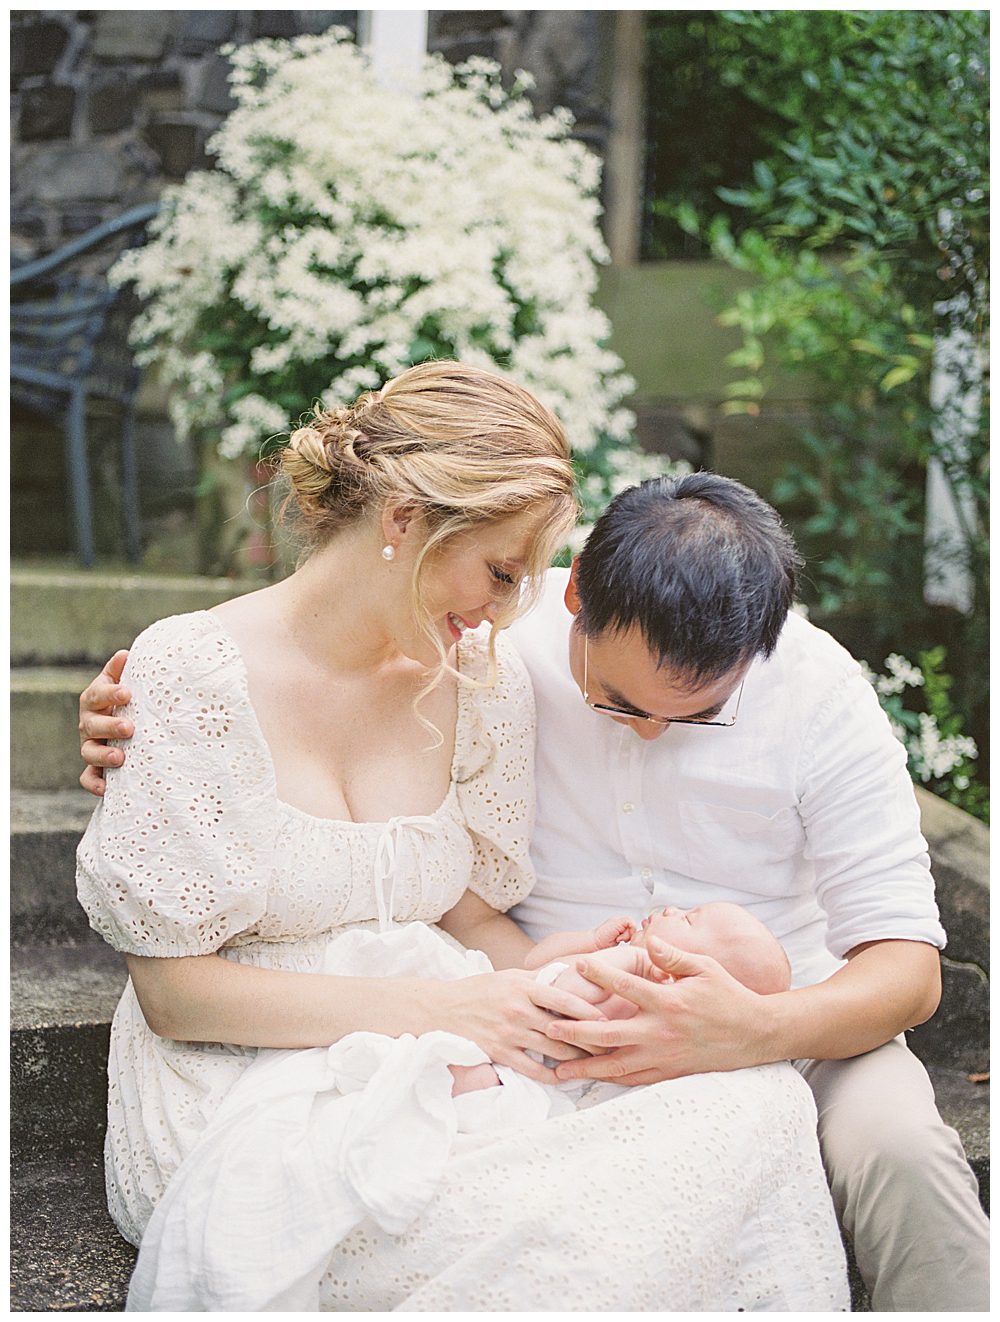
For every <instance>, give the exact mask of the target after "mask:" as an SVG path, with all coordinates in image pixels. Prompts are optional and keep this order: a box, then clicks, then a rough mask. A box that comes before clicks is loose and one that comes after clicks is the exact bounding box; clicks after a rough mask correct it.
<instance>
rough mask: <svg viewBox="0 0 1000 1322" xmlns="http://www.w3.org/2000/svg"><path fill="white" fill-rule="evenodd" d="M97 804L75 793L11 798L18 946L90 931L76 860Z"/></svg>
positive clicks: (38, 792) (13, 914)
mask: <svg viewBox="0 0 1000 1322" xmlns="http://www.w3.org/2000/svg"><path fill="white" fill-rule="evenodd" d="M97 802H98V801H97V800H96V799H94V798H93V797H92V796H91V795H89V794H85V793H84V791H83V790H82V789H80V788H79V787H77V788H76V789H75V790H35V791H30V790H14V791H13V792H12V793H11V796H10V828H11V830H10V918H11V935H12V937H13V939H14V940H15V941H20V942H30V941H34V940H38V941H48V942H51V941H53V940H59V941H62V940H67V939H70V938H74V937H80V936H81V935H83V934H84V933H85V932H86V930H87V926H88V925H87V918H86V915H85V914H84V912H83V910H82V909H81V908H80V906H79V904H77V902H76V887H75V885H74V872H75V866H76V861H75V855H76V847H77V844H78V843H79V840H80V836H81V835H82V834H83V832H84V830H85V828H86V825H87V823H88V821H89V820H90V816H91V813H92V812H93V810H94V805H95V804H96V803H97Z"/></svg>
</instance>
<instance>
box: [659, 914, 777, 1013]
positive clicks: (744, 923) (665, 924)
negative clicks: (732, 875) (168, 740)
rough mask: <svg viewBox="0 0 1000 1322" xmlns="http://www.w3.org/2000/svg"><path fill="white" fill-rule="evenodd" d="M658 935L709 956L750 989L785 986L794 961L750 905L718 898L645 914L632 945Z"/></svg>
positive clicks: (762, 991) (772, 989) (680, 947)
mask: <svg viewBox="0 0 1000 1322" xmlns="http://www.w3.org/2000/svg"><path fill="white" fill-rule="evenodd" d="M650 936H655V937H657V938H659V940H661V941H664V942H666V944H667V945H668V946H675V947H676V948H677V949H678V950H686V951H688V953H689V954H692V955H710V956H711V957H712V959H714V960H717V961H718V962H719V963H720V964H721V965H722V967H723V968H724V969H725V970H726V971H727V972H728V973H729V974H731V975H732V977H734V978H735V979H736V981H737V982H742V983H743V985H744V986H745V987H749V988H750V990H751V991H755V992H759V993H760V994H761V995H765V996H766V995H769V994H770V993H771V992H780V991H787V990H788V988H789V987H790V986H791V981H792V974H791V966H790V965H789V963H788V956H787V955H786V954H785V952H784V950H783V949H782V948H781V943H780V942H779V941H778V939H777V938H776V937H775V936H774V935H773V934H772V933H771V932H770V931H769V930H768V928H766V927H765V926H764V924H763V923H762V922H761V921H760V919H759V918H755V917H754V916H753V914H752V913H750V912H749V911H748V910H747V909H744V908H742V907H741V906H740V905H738V904H729V903H727V902H724V901H717V902H715V903H712V904H701V905H699V906H698V907H697V908H696V909H674V908H670V907H669V906H668V907H667V908H666V909H660V910H657V911H656V912H655V913H651V914H650V915H649V917H648V918H644V919H643V922H642V927H641V928H640V930H639V931H638V932H637V933H636V936H635V938H634V944H636V945H645V944H646V938H647V937H650Z"/></svg>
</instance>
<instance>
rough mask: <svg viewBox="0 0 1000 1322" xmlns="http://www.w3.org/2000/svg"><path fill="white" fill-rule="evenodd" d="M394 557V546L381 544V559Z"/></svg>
mask: <svg viewBox="0 0 1000 1322" xmlns="http://www.w3.org/2000/svg"><path fill="white" fill-rule="evenodd" d="M395 558H396V548H395V547H394V546H383V547H382V559H383V560H395Z"/></svg>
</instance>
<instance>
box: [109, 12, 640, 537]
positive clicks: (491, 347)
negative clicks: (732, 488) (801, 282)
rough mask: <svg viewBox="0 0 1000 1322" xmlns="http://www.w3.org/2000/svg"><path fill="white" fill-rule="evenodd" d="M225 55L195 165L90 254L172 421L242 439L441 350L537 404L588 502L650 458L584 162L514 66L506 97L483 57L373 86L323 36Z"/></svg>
mask: <svg viewBox="0 0 1000 1322" xmlns="http://www.w3.org/2000/svg"><path fill="white" fill-rule="evenodd" d="M227 53H228V54H229V55H230V56H231V60H232V65H233V70H232V75H231V83H232V89H233V95H234V97H235V100H236V108H235V109H234V110H233V111H232V113H231V114H230V115H229V117H228V118H227V120H226V121H225V123H224V124H223V125H222V127H221V128H220V129H219V131H218V132H217V133H216V135H215V136H214V137H213V139H212V140H211V142H210V143H209V148H210V150H211V151H212V152H213V153H214V155H215V157H216V161H217V165H216V168H215V169H213V170H211V171H202V172H197V173H193V174H191V175H189V176H188V178H187V179H186V180H185V181H184V182H183V183H182V184H180V185H179V186H176V187H174V188H171V189H169V190H167V191H166V192H165V194H164V197H163V207H162V211H161V213H160V215H159V216H158V218H157V219H156V220H155V222H154V223H153V224H152V226H151V227H150V228H151V235H152V237H151V241H150V242H149V243H148V244H147V245H146V246H145V247H143V248H140V249H135V250H132V251H130V252H128V253H126V254H125V255H124V256H123V257H122V258H121V260H120V261H119V262H118V264H117V266H116V267H115V269H114V271H113V279H114V280H115V281H116V282H118V283H123V282H127V281H130V282H132V283H134V285H135V288H136V290H137V292H138V293H139V294H140V295H141V296H142V297H144V298H145V299H146V300H148V301H147V303H146V306H145V308H144V310H143V312H142V313H141V314H140V316H139V317H138V319H137V321H136V323H135V325H134V327H133V343H134V345H135V346H136V348H137V350H138V353H137V357H138V360H139V362H140V363H142V364H146V365H148V364H157V365H158V367H159V369H160V371H161V374H162V375H163V376H164V377H165V379H166V381H167V383H168V385H169V386H170V388H171V389H170V395H171V409H172V415H173V421H174V423H175V426H176V428H177V430H178V432H179V433H180V435H181V436H184V435H187V434H189V433H191V432H192V430H194V431H197V432H198V433H199V434H201V435H210V436H214V437H215V438H216V441H217V445H218V449H219V452H220V453H221V454H222V455H223V456H225V457H229V458H237V457H239V456H256V455H258V454H259V453H260V451H261V447H262V443H264V444H265V445H266V443H267V442H268V441H269V438H270V442H271V443H272V444H274V443H276V441H277V440H278V439H280V436H281V434H282V433H287V431H288V430H289V428H290V426H291V425H293V424H294V423H296V422H297V421H298V418H299V416H300V415H301V414H303V413H304V412H306V411H307V410H308V409H309V408H310V407H311V406H312V404H313V403H314V402H316V401H319V402H321V403H323V404H324V405H327V406H336V405H341V404H345V403H350V402H351V401H352V400H353V399H354V398H355V397H356V396H357V395H358V394H359V393H360V392H362V391H364V390H367V389H370V388H372V387H376V386H378V385H379V384H381V382H382V381H384V380H386V379H387V378H389V377H391V376H393V375H395V374H396V373H398V372H399V371H401V370H402V369H403V368H405V367H407V366H409V365H411V364H412V363H415V362H420V361H423V360H426V359H429V358H443V357H449V358H451V357H454V358H459V359H461V360H463V361H465V362H468V363H473V364H478V365H481V366H486V367H492V368H495V369H499V370H501V371H503V372H505V373H507V374H509V375H510V376H511V377H512V378H514V379H515V380H517V381H518V382H519V383H521V384H522V385H524V386H526V387H527V388H528V389H530V390H532V391H533V392H534V393H535V394H536V395H537V396H538V397H539V399H541V400H542V401H543V402H544V403H546V404H547V405H548V406H549V407H550V408H552V409H553V411H554V412H555V413H556V414H557V415H558V416H559V417H560V419H561V420H562V422H563V424H564V425H565V427H566V428H567V432H568V434H569V436H570V439H571V443H572V445H573V447H574V451H575V453H576V455H577V456H578V459H579V463H580V468H581V476H582V479H583V481H582V486H583V491H584V500H585V505H586V510H587V513H588V514H589V515H590V516H591V517H592V516H593V514H594V513H595V512H596V510H597V509H599V508H600V507H601V506H602V505H603V504H604V503H605V501H606V500H607V498H608V497H609V496H610V495H611V494H613V492H614V491H615V490H616V489H618V488H620V487H621V486H624V485H628V484H629V483H631V482H633V481H637V480H641V478H643V477H646V476H649V475H650V474H651V473H653V472H658V471H663V469H664V467H665V466H666V465H665V464H664V462H663V461H662V460H656V459H649V458H647V457H646V456H643V455H640V454H638V453H637V452H636V451H635V450H634V449H633V448H632V446H631V443H630V438H631V431H632V427H633V424H634V419H633V417H632V415H631V414H630V413H629V412H628V410H627V409H626V408H624V407H623V404H622V401H623V400H624V399H625V397H626V396H627V395H628V394H630V393H631V391H632V390H633V388H634V383H633V382H632V381H631V379H630V378H629V377H628V376H627V375H626V374H625V372H624V371H623V367H622V363H621V361H620V360H619V358H618V357H617V356H616V355H615V354H614V353H612V352H611V351H610V350H609V349H608V348H607V347H606V340H607V337H608V334H609V330H610V327H609V324H608V321H607V319H606V317H605V316H604V314H603V313H602V312H601V311H600V310H599V309H597V308H596V307H595V306H594V305H593V301H592V300H593V295H594V290H595V287H596V278H597V275H596V264H597V263H600V262H603V261H606V260H607V252H606V250H605V245H604V243H603V240H602V238H601V235H600V231H599V228H598V216H599V210H600V208H599V203H598V200H597V191H598V184H599V171H600V167H599V163H598V161H597V160H596V158H595V157H594V155H593V154H592V153H591V152H589V151H588V150H587V149H586V148H585V147H584V146H583V145H582V144H581V143H578V142H575V141H573V140H572V139H571V138H570V136H569V132H570V128H571V124H572V118H571V116H570V115H569V113H568V112H567V111H563V110H556V111H555V112H553V113H552V114H550V115H547V116H544V117H541V118H539V117H536V116H535V115H534V114H533V112H532V110H531V106H530V103H529V101H528V99H527V98H526V96H525V95H524V90H525V88H526V86H527V85H528V82H527V78H526V76H524V75H521V76H520V77H519V82H518V84H517V85H516V86H515V88H514V89H513V90H512V91H511V92H507V91H505V90H504V89H503V88H502V87H501V84H500V79H499V69H498V66H496V65H495V64H493V63H492V62H490V61H487V60H483V59H475V60H471V61H469V62H467V63H466V64H464V65H462V66H459V67H458V68H457V69H456V68H453V67H451V66H450V65H448V64H447V63H446V62H445V61H444V60H442V59H441V58H440V57H428V59H427V60H426V61H425V63H424V65H423V68H422V71H421V73H420V75H419V77H418V78H417V79H416V81H415V83H414V84H413V86H411V87H408V88H406V89H403V88H398V87H396V88H386V87H384V86H381V85H380V84H379V83H378V82H377V81H376V78H375V76H374V73H373V71H372V68H371V66H370V63H369V61H368V57H367V56H366V54H365V53H364V52H363V51H362V50H360V49H359V48H358V47H357V46H355V45H354V44H353V42H352V40H351V37H350V34H349V33H348V32H347V31H346V30H343V29H333V30H332V31H330V32H328V33H325V34H324V35H322V36H303V37H297V38H295V39H294V40H291V41H259V42H256V43H253V44H251V45H248V46H244V47H241V48H238V49H233V48H230V49H229V51H228V52H227Z"/></svg>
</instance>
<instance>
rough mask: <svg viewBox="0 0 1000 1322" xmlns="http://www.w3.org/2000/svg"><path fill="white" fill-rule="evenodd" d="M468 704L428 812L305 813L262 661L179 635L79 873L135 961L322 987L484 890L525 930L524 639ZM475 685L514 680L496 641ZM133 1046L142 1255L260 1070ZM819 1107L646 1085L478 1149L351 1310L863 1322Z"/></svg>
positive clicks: (202, 1049) (158, 667)
mask: <svg viewBox="0 0 1000 1322" xmlns="http://www.w3.org/2000/svg"><path fill="white" fill-rule="evenodd" d="M497 657H498V675H497V679H496V682H495V684H494V685H493V686H492V687H489V688H479V687H476V686H473V685H469V684H462V685H460V686H459V697H458V701H459V708H458V721H457V727H456V740H455V754H454V761H453V766H452V783H451V787H450V789H449V791H448V794H447V796H446V798H445V800H444V802H443V803H442V804H441V805H440V806H439V807H438V809H437V810H436V811H435V812H434V813H432V814H428V815H427V816H424V817H419V818H415V817H414V818H408V817H400V818H396V819H393V820H392V821H390V822H357V823H356V822H344V821H333V820H326V819H322V818H317V817H313V816H311V815H310V814H307V813H304V812H302V811H300V810H298V809H296V808H294V807H291V806H290V805H287V804H284V803H282V802H281V801H280V800H279V799H278V798H277V794H276V790H275V779H274V771H273V765H272V762H271V758H270V753H269V750H268V748H267V745H266V742H265V741H264V739H263V736H262V733H261V731H260V727H259V725H258V723H257V720H256V717H255V715H254V712H253V708H252V706H251V704H250V699H249V693H248V686H247V677H246V671H245V669H244V666H243V663H242V659H241V657H240V654H239V651H238V649H237V647H236V645H235V643H234V642H233V641H232V639H231V638H230V637H229V636H228V634H227V633H226V632H225V630H224V629H223V628H222V626H221V625H220V623H219V621H217V620H216V619H215V617H214V616H212V615H211V614H210V613H208V612H197V613H195V614H192V615H184V616H176V617H172V618H171V619H168V620H163V621H160V622H159V623H158V624H156V625H154V626H152V628H150V629H149V630H147V631H146V632H145V633H144V634H143V635H141V636H140V638H139V639H137V640H136V643H135V645H134V646H133V649H132V651H131V654H130V659H129V665H128V669H127V672H126V674H125V676H124V679H123V682H124V683H126V684H127V686H128V687H129V688H130V689H131V690H132V693H133V702H132V704H131V705H130V707H129V708H128V709H127V711H126V715H128V716H129V718H130V719H132V720H133V721H134V723H135V730H136V732H135V736H134V738H133V739H132V740H131V741H130V743H129V745H128V750H127V757H126V761H125V765H124V766H123V767H122V768H120V769H118V770H116V771H113V772H110V773H109V775H108V784H107V791H106V794H105V797H104V799H103V800H102V801H101V803H100V804H99V805H98V807H97V809H96V810H95V813H94V816H93V818H92V820H91V823H90V826H89V827H88V829H87V832H86V834H85V836H84V838H83V841H82V842H81V845H80V849H79V851H78V859H77V888H78V894H79V897H80V901H81V903H82V904H83V906H84V908H85V909H86V911H87V913H88V915H89V918H90V921H91V925H92V926H93V927H94V928H95V929H96V930H97V931H98V932H99V933H100V934H101V935H102V936H103V937H104V938H105V939H106V940H107V941H109V942H110V943H111V944H112V945H113V946H115V947H116V948H117V949H119V950H122V951H124V952H127V953H131V954H135V955H151V956H158V957H179V956H187V955H197V954H207V953H210V952H216V951H217V952H218V953H220V954H221V955H222V956H223V957H225V958H228V959H233V960H236V961H238V962H241V963H247V964H253V965H257V966H260V967H267V968H281V969H291V970H296V971H301V972H314V971H316V970H317V969H318V967H319V966H320V964H321V962H322V959H323V955H324V952H325V951H326V950H327V949H328V947H329V945H330V942H331V941H334V940H335V939H336V938H337V937H338V936H339V935H340V934H342V933H343V932H345V931H347V930H349V929H351V928H366V927H367V928H376V927H384V926H385V925H386V923H387V922H388V921H389V920H392V921H395V922H397V923H405V922H411V921H420V922H424V923H428V924H434V923H435V922H436V921H437V920H438V919H439V918H440V917H441V915H442V914H443V913H445V912H446V911H447V910H448V909H449V908H451V907H452V906H453V905H454V904H455V903H456V902H457V901H458V899H459V898H460V897H461V895H462V893H463V892H464V890H465V889H466V888H467V887H471V889H473V890H474V891H475V892H476V893H477V894H479V895H481V896H482V897H483V898H484V899H485V900H486V901H487V902H488V903H490V904H492V905H494V906H495V907H496V908H498V909H501V910H506V909H508V908H510V907H511V906H512V905H513V904H515V903H516V902H517V901H518V900H519V899H520V898H522V897H523V896H524V895H525V894H526V893H527V891H528V890H529V889H530V886H531V884H532V880H533V877H532V873H531V868H530V863H529V860H528V842H529V840H530V836H531V828H532V814H533V809H534V787H533V780H532V760H533V738H534V708H533V699H532V694H531V689H530V684H529V682H528V680H527V676H526V674H525V672H524V670H523V667H522V666H521V663H520V661H519V660H518V658H517V657H516V654H515V653H514V652H513V650H512V649H511V648H510V647H509V646H508V645H506V644H505V643H504V641H503V640H501V642H500V646H499V647H498V651H497ZM459 668H460V670H461V672H462V673H463V675H465V676H467V677H468V678H470V679H472V680H480V681H485V680H486V679H487V677H488V671H489V667H488V657H487V653H486V645H485V642H484V640H483V639H482V638H480V637H477V636H475V635H468V636H466V638H465V639H463V642H462V644H461V645H460V654H459ZM255 1056H256V1052H255V1050H253V1049H249V1048H242V1047H236V1046H229V1045H225V1044H214V1043H187V1042H175V1041H171V1040H168V1039H165V1038H160V1037H157V1036H155V1035H154V1034H153V1033H152V1032H151V1031H150V1030H149V1028H148V1026H147V1025H146V1022H145V1020H144V1018H143V1016H142V1012H141V1010H140V1009H139V1005H138V1002H137V1001H136V998H135V995H134V992H133V990H132V987H131V983H129V984H128V985H127V986H126V989H125V991H124V993H123V995H122V998H121V1001H120V1003H119V1006H118V1009H117V1012H116V1014H115V1018H114V1022H113V1025H112V1035H111V1049H110V1056H109V1064H108V1076H109V1106H108V1134H107V1141H106V1147H105V1168H106V1176H107V1188H108V1203H109V1208H110V1211H111V1214H112V1216H113V1218H114V1220H115V1222H116V1224H117V1225H118V1227H119V1229H120V1230H121V1232H122V1234H123V1235H124V1236H125V1237H126V1238H127V1239H129V1240H130V1241H131V1242H132V1243H136V1244H137V1243H138V1242H139V1240H140V1238H141V1236H142V1233H143V1230H144V1228H145V1226H146V1224H147V1222H148V1220H149V1217H150V1215H151V1213H152V1210H153V1208H154V1206H155V1205H156V1203H157V1201H158V1200H159V1198H160V1196H161V1194H162V1192H163V1190H164V1188H165V1187H166V1184H167V1182H168V1181H169V1180H170V1177H171V1175H172V1174H173V1172H174V1171H175V1170H176V1169H177V1167H178V1166H179V1164H180V1162H181V1161H182V1160H183V1158H184V1157H185V1155H186V1154H187V1153H188V1152H190V1151H191V1149H192V1148H193V1147H194V1145H195V1143H196V1142H197V1140H198V1137H199V1136H200V1134H201V1133H202V1131H203V1130H204V1129H205V1127H206V1125H207V1124H208V1122H209V1121H210V1119H211V1118H212V1116H213V1115H214V1114H215V1112H216V1110H217V1109H218V1107H219V1106H220V1105H221V1103H222V1101H223V1100H224V1099H225V1098H226V1096H227V1095H228V1093H229V1091H230V1090H231V1089H232V1088H233V1087H234V1085H235V1083H236V1082H237V1081H238V1080H239V1078H240V1077H241V1076H242V1074H243V1071H244V1070H245V1069H246V1067H247V1066H248V1064H249V1063H250V1062H251V1061H252V1060H253V1059H254V1058H255ZM845 1290H846V1287H845V1285H844V1269H843V1259H842V1252H841V1249H840V1241H839V1235H838V1234H837V1231H836V1226H835V1223H834V1219H833V1213H832V1209H831V1207H830V1201H829V1195H828V1193H827V1190H826V1186H825V1181H824V1179H823V1175H822V1171H821V1167H820V1162H819V1155H818V1150H817V1145H816V1139H815V1113H814V1110H813V1104H812V1099H811V1094H810V1093H809V1091H808V1088H807V1087H806V1085H805V1084H804V1083H803V1082H802V1080H801V1079H800V1078H799V1076H798V1075H797V1074H796V1073H795V1072H794V1071H793V1070H792V1069H791V1067H790V1066H767V1067H764V1068H762V1069H759V1070H744V1071H739V1072H738V1073H735V1074H729V1075H709V1076H704V1077H703V1078H699V1079H690V1080H681V1081H678V1082H677V1083H672V1084H658V1085H655V1086H653V1087H650V1088H641V1089H633V1090H630V1092H629V1093H628V1095H626V1096H624V1097H622V1096H616V1097H615V1098H614V1100H611V1101H607V1102H605V1103H604V1104H602V1105H597V1106H592V1107H591V1108H590V1109H588V1110H580V1111H578V1112H576V1113H575V1114H573V1115H569V1116H563V1117H559V1118H556V1119H553V1120H550V1121H548V1122H546V1123H545V1124H542V1125H537V1126H534V1127H532V1128H529V1129H527V1130H525V1131H524V1132H516V1133H515V1132H506V1133H499V1134H496V1135H490V1136H477V1137H476V1138H475V1140H471V1139H470V1140H466V1141H464V1142H463V1141H462V1139H461V1136H460V1138H459V1141H458V1143H457V1146H456V1149H455V1153H454V1156H453V1159H452V1161H451V1164H450V1166H449V1169H448V1171H447V1174H446V1177H445V1179H444V1181H443V1182H442V1185H441V1187H440V1189H439V1190H438V1193H437V1194H436V1195H435V1197H434V1199H433V1201H432V1203H431V1204H430V1206H429V1208H428V1210H427V1211H426V1213H425V1214H424V1215H423V1216H422V1217H421V1219H420V1221H419V1222H418V1223H417V1225H416V1226H414V1227H413V1228H411V1229H410V1230H409V1231H407V1232H406V1233H405V1234H403V1235H399V1236H392V1235H388V1234H385V1233H384V1232H381V1231H379V1230H378V1229H377V1227H374V1226H372V1225H369V1224H368V1223H363V1224H362V1226H361V1227H360V1228H359V1229H358V1230H357V1231H356V1232H353V1233H352V1234H351V1235H350V1236H349V1237H348V1238H347V1239H346V1240H344V1241H343V1242H342V1243H341V1244H340V1245H339V1246H338V1247H337V1248H336V1250H335V1251H333V1253H332V1256H331V1261H330V1264H329V1270H328V1271H327V1272H326V1274H325V1275H324V1278H323V1281H322V1285H321V1304H320V1306H321V1308H322V1309H324V1310H330V1311H369V1310H371V1311H384V1310H389V1309H399V1310H408V1309H409V1310H425V1309H441V1310H449V1311H457V1310H463V1309H466V1310H476V1311H494V1310H498V1311H504V1310H508V1309H523V1308H541V1309H553V1308H556V1309H579V1310H598V1309H601V1310H603V1309H606V1308H612V1307H613V1308H619V1309H636V1310H637V1309H658V1310H659V1309H669V1310H678V1311H679V1310H681V1309H706V1308H718V1309H729V1308H732V1309H737V1308H747V1309H755V1308H769V1309H780V1308H786V1307H787V1308H793V1307H794V1308H803V1309H812V1310H817V1311H818V1310H829V1309H841V1308H845V1307H846V1293H845Z"/></svg>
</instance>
